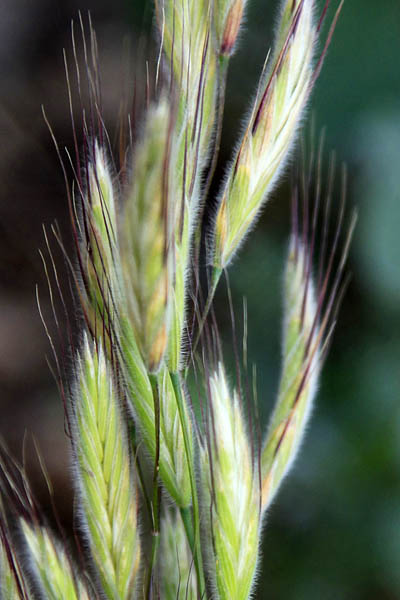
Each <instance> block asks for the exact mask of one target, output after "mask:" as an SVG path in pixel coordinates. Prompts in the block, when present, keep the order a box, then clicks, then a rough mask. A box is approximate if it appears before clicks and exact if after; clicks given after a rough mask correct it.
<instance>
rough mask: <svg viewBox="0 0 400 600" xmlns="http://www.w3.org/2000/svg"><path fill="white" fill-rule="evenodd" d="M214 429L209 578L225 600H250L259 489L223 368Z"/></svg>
mask: <svg viewBox="0 0 400 600" xmlns="http://www.w3.org/2000/svg"><path fill="white" fill-rule="evenodd" d="M209 385H210V403H211V406H210V411H211V414H210V423H209V432H208V441H207V444H205V446H204V447H203V448H202V450H201V473H202V476H203V478H204V490H205V492H204V497H203V511H204V518H205V519H207V518H208V519H209V521H208V525H207V527H208V536H209V547H208V550H209V551H210V553H211V554H212V557H213V558H212V559H211V560H210V564H209V568H210V576H211V578H212V581H213V583H214V585H215V587H216V589H217V591H218V597H219V598H221V600H228V599H229V600H231V599H232V598H235V599H237V600H246V599H247V598H248V596H249V594H250V592H251V587H252V584H253V579H254V574H255V568H256V563H257V553H258V540H259V531H260V530H259V523H260V521H259V504H260V503H259V484H258V476H257V473H256V471H257V470H255V469H254V465H253V464H252V462H251V450H250V445H249V441H248V437H247V434H246V430H245V429H246V428H245V424H244V421H243V416H242V413H241V410H240V406H239V398H238V396H237V394H236V393H234V394H233V395H232V394H231V393H230V391H229V388H228V384H227V381H226V378H225V374H224V371H223V368H222V366H221V365H220V366H219V368H218V371H217V372H216V373H215V374H214V375H212V376H211V379H210V382H209Z"/></svg>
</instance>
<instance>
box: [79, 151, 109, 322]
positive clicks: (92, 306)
mask: <svg viewBox="0 0 400 600" xmlns="http://www.w3.org/2000/svg"><path fill="white" fill-rule="evenodd" d="M86 179H87V189H86V192H85V193H80V196H81V199H82V203H83V208H82V211H81V219H80V223H79V227H80V232H81V235H80V238H81V239H80V256H81V261H82V266H83V269H84V277H85V283H86V286H82V287H83V289H82V293H83V296H84V297H85V298H86V306H85V307H84V308H85V314H86V315H87V316H88V318H89V322H90V326H91V328H92V330H93V331H96V330H97V329H98V328H99V324H101V325H100V328H101V329H104V328H105V329H106V330H107V329H109V328H110V326H111V323H110V321H111V315H110V311H111V308H112V305H113V303H114V302H115V301H116V300H117V299H118V297H119V294H120V290H119V283H118V281H119V274H118V264H119V263H118V238H117V214H116V212H117V209H116V199H115V193H114V186H113V181H112V177H111V173H110V169H109V166H108V163H107V160H106V154H105V150H104V149H103V148H102V147H101V146H100V145H99V143H98V142H97V141H95V142H94V143H93V146H92V157H91V159H90V160H89V162H88V167H87V173H86ZM76 211H77V212H78V209H76Z"/></svg>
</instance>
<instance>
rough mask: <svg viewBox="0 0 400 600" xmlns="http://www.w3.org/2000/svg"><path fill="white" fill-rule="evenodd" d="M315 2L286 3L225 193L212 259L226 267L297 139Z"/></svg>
mask: <svg viewBox="0 0 400 600" xmlns="http://www.w3.org/2000/svg"><path fill="white" fill-rule="evenodd" d="M313 9H314V2H313V0H301V1H299V2H296V3H294V2H293V1H292V0H286V1H285V3H284V5H283V11H282V19H281V23H280V26H279V30H278V35H277V47H276V49H275V51H274V58H273V60H272V68H271V69H270V70H269V72H268V75H267V76H266V77H265V76H263V77H262V79H261V82H260V84H259V91H258V93H257V97H256V101H255V104H254V108H253V111H252V113H251V116H250V119H249V122H248V124H247V126H246V130H245V132H244V135H243V138H242V140H241V142H240V145H239V149H238V152H237V154H236V157H235V159H234V161H233V164H232V166H231V168H230V170H229V172H228V176H227V179H226V182H225V185H224V187H223V190H222V192H221V196H220V203H219V208H218V211H217V215H216V221H215V232H214V240H213V248H212V256H211V261H212V264H213V265H214V267H215V268H216V269H218V270H220V269H223V268H224V267H226V266H227V265H228V263H229V261H230V260H231V258H232V256H233V254H234V253H235V252H236V250H237V249H238V247H239V246H240V244H241V243H242V241H243V239H244V237H245V235H246V233H247V232H248V230H249V229H250V227H251V226H252V224H253V223H254V220H255V218H256V216H257V214H258V212H259V211H260V208H261V206H262V204H263V202H264V201H265V199H266V198H267V196H268V193H269V192H270V191H271V189H272V187H273V185H274V182H275V181H276V179H277V177H278V175H279V173H280V172H281V170H282V167H283V165H284V163H285V158H286V156H287V154H288V151H289V149H290V147H291V145H292V143H293V140H294V139H295V135H296V132H297V129H298V125H299V122H300V119H301V116H302V113H303V110H304V107H305V104H306V101H307V99H308V96H309V92H310V84H311V79H312V58H313V49H314V46H315V40H316V29H315V27H314V25H313Z"/></svg>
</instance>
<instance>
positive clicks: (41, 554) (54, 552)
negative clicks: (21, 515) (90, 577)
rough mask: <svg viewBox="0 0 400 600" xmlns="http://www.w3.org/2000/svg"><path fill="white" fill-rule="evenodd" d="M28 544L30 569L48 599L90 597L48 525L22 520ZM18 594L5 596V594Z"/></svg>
mask: <svg viewBox="0 0 400 600" xmlns="http://www.w3.org/2000/svg"><path fill="white" fill-rule="evenodd" d="M20 527H21V531H22V535H23V539H24V541H25V544H26V547H27V559H28V563H27V564H28V569H29V570H30V572H31V573H32V575H33V576H34V578H35V580H36V582H37V584H38V586H39V587H40V589H41V590H42V593H43V594H44V597H45V598H46V599H48V600H61V598H68V600H90V595H89V593H88V590H87V588H86V586H85V584H84V582H83V580H82V579H81V578H80V577H79V576H78V575H77V573H76V571H75V569H74V568H73V566H72V563H71V560H70V558H69V557H68V555H67V553H66V551H65V549H64V548H63V546H62V545H61V544H60V543H59V542H58V541H56V540H55V538H54V537H53V535H52V534H51V533H50V532H49V531H48V530H47V529H46V528H44V527H40V526H38V525H32V524H30V523H28V522H27V521H25V520H24V519H21V520H20ZM14 597H15V598H17V597H18V596H5V598H7V599H8V598H10V599H11V598H14Z"/></svg>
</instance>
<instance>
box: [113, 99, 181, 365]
mask: <svg viewBox="0 0 400 600" xmlns="http://www.w3.org/2000/svg"><path fill="white" fill-rule="evenodd" d="M171 119H172V115H171V111H170V107H169V103H168V102H167V100H166V99H165V98H164V99H161V100H160V102H159V103H158V104H157V105H153V106H152V107H151V108H150V109H149V112H148V114H147V119H146V126H145V128H144V132H143V136H142V140H141V142H140V143H139V146H138V148H137V149H136V152H135V159H134V168H133V173H132V183H131V187H130V189H129V190H128V197H127V199H126V203H125V210H124V217H123V225H122V240H121V249H122V265H123V271H124V276H125V277H124V280H125V287H126V297H127V303H128V311H129V318H130V321H131V323H132V325H133V329H134V332H135V337H136V339H137V340H138V344H139V347H140V349H141V351H142V354H143V358H144V361H145V364H146V365H147V367H148V369H149V371H151V372H155V371H157V370H158V368H159V366H160V364H161V361H162V359H163V357H164V354H165V351H166V348H167V343H168V333H169V322H170V309H171V302H170V298H171V288H172V281H173V267H174V244H173V239H172V227H173V225H174V214H175V203H176V198H175V196H174V193H173V190H172V189H171V183H172V182H171V178H170V160H171V147H170V143H171V136H170V127H171Z"/></svg>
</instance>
